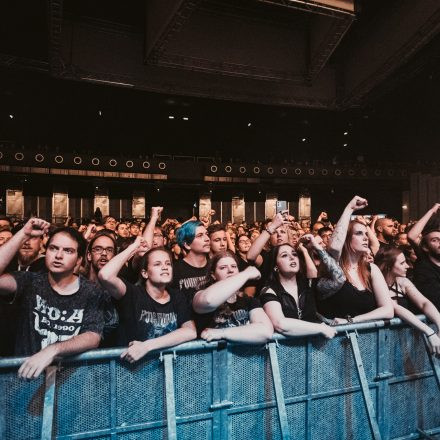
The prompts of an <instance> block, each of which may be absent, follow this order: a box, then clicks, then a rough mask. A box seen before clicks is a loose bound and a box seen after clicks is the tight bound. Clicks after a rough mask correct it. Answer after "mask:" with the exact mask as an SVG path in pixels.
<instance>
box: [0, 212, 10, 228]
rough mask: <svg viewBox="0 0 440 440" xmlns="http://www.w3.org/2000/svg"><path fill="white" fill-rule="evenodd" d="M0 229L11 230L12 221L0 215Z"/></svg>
mask: <svg viewBox="0 0 440 440" xmlns="http://www.w3.org/2000/svg"><path fill="white" fill-rule="evenodd" d="M0 229H9V230H11V229H12V221H11V219H10V218H9V217H6V216H5V215H0Z"/></svg>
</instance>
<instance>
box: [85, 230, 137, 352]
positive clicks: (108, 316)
mask: <svg viewBox="0 0 440 440" xmlns="http://www.w3.org/2000/svg"><path fill="white" fill-rule="evenodd" d="M116 253H117V251H116V241H115V240H114V238H113V236H112V234H111V233H108V232H106V231H102V232H98V233H97V234H96V235H95V236H94V237H93V238H92V239H91V240H90V242H89V244H88V246H87V251H86V259H87V264H86V269H87V273H86V277H87V279H88V280H90V281H92V282H94V283H98V282H99V281H98V273H99V271H100V270H101V269H102V268H103V267H104V266H105V265H106V264H107V263H108V262H109V261H110V260H111V259H112V258H113V257H114V256H115V255H116ZM124 269H125V270H124ZM128 271H129V269H128V268H127V267H126V266H124V267H123V270H122V273H121V276H124V277H125V278H130V276H127V275H131V273H130V274H127V272H128ZM102 309H103V313H104V330H103V340H102V341H101V345H100V346H101V347H112V346H115V345H116V340H117V327H118V324H119V316H118V312H117V311H116V308H115V305H114V304H113V301H112V298H111V296H110V294H109V293H107V292H106V291H104V292H103V304H102Z"/></svg>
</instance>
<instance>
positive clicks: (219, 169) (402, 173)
mask: <svg viewBox="0 0 440 440" xmlns="http://www.w3.org/2000/svg"><path fill="white" fill-rule="evenodd" d="M3 157H4V154H3V152H1V151H0V160H1V159H3ZM14 158H15V160H16V161H17V162H21V161H23V160H24V159H25V155H24V153H22V152H20V151H18V152H16V153H15V154H14ZM34 160H35V162H37V163H39V164H41V163H42V162H44V161H45V160H46V157H45V156H44V155H43V154H41V153H37V154H35V156H34ZM53 160H54V162H55V163H56V164H58V165H62V164H63V163H64V162H65V159H64V157H63V156H62V155H56V156H55V157H54V158H53ZM73 163H74V164H75V165H77V166H79V165H81V164H83V158H81V157H80V156H74V157H73ZM90 163H91V164H92V165H93V166H95V167H97V166H106V165H108V166H110V167H112V168H114V167H116V166H118V161H117V160H116V159H109V160H108V162H104V160H102V159H100V158H98V157H93V158H92V159H91V161H90ZM141 166H142V168H143V169H146V170H147V169H149V168H150V167H151V166H152V165H151V162H149V161H148V160H144V161H142V164H141ZM125 167H126V168H128V169H130V168H133V167H135V162H134V161H133V160H126V161H125ZM157 167H158V168H159V169H160V170H162V171H163V170H165V169H166V168H167V164H166V163H165V162H163V161H162V162H158V163H157ZM234 171H235V172H237V171H238V172H239V173H240V174H246V173H248V172H251V173H253V174H254V175H260V174H262V173H264V172H266V173H267V174H268V175H273V174H275V169H274V167H272V166H269V167H267V168H266V167H264V168H262V167H260V166H254V167H252V168H250V169H249V171H248V168H247V167H246V166H243V165H242V166H240V167H239V168H238V169H237V168H235V169H234V168H233V167H232V166H231V165H225V166H223V165H221V166H220V165H216V164H213V165H210V172H211V173H212V174H222V173H223V172H224V173H226V174H231V173H232V172H234ZM344 171H345V170H343V169H340V168H335V169H330V170H329V169H327V168H318V169H316V168H307V169H304V168H299V167H296V168H294V169H293V170H291V171H290V173H289V169H288V168H287V167H282V168H280V169H279V172H280V173H281V174H282V175H284V176H287V175H288V174H290V175H295V176H300V175H308V176H322V177H327V176H328V177H331V176H336V177H338V176H342V175H343V174H346V175H348V176H350V177H354V176H356V175H360V176H362V177H367V176H368V175H369V174H370V173H369V170H367V169H366V168H362V169H360V170H355V169H353V168H350V169H348V170H347V171H346V172H344ZM372 175H374V176H375V177H380V176H387V177H407V175H408V172H407V170H404V169H401V170H399V171H397V170H394V169H388V170H381V169H375V170H374V171H373V172H372Z"/></svg>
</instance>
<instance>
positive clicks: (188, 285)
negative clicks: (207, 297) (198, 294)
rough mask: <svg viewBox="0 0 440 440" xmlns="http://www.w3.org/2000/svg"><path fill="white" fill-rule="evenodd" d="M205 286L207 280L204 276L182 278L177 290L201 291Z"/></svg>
mask: <svg viewBox="0 0 440 440" xmlns="http://www.w3.org/2000/svg"><path fill="white" fill-rule="evenodd" d="M206 284H207V280H206V276H205V275H204V276H202V277H192V278H182V279H180V280H179V289H180V290H183V289H185V290H188V289H195V290H196V291H197V290H201V289H203V288H204V287H205V286H206Z"/></svg>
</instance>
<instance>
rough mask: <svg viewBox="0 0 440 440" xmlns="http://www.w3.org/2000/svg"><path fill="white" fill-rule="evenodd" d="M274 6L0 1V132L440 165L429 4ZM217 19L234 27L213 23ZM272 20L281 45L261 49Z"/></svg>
mask: <svg viewBox="0 0 440 440" xmlns="http://www.w3.org/2000/svg"><path fill="white" fill-rule="evenodd" d="M273 3H277V2H273ZM278 3H280V4H278V5H277V4H267V2H264V1H259V0H246V1H241V2H237V1H232V0H227V1H226V0H223V1H220V0H206V1H201V0H199V1H192V2H187V1H183V0H179V1H178V0H166V1H165V0H161V2H159V1H151V2H145V1H144V0H136V1H130V2H117V1H113V0H111V1H109V0H107V1H104V0H102V1H101V0H99V1H85V0H80V1H79V0H75V1H73V0H65V1H64V2H63V1H61V0H57V1H53V0H52V1H35V0H34V1H22V0H19V1H16V2H3V3H2V4H1V6H0V15H1V17H2V25H3V26H2V28H1V29H0V139H1V140H4V141H12V142H14V143H16V144H19V145H25V146H26V147H28V146H36V145H40V146H44V145H48V146H49V147H50V148H58V149H60V150H76V151H83V150H94V151H111V152H115V153H118V152H119V153H120V154H121V155H123V154H124V153H126V152H127V151H130V152H136V153H138V154H140V155H152V154H165V155H166V154H170V155H197V156H209V157H221V158H222V159H223V160H229V159H230V158H232V159H237V160H246V161H249V160H252V161H254V160H255V161H286V160H287V161H289V160H294V161H306V160H334V161H344V160H360V161H361V160H364V161H367V162H371V161H375V160H391V161H405V162H414V161H416V160H430V161H440V154H439V153H438V148H437V147H436V144H437V139H439V135H440V129H439V127H440V124H439V122H440V110H439V106H438V102H439V99H440V81H439V78H440V52H439V48H440V37H439V34H438V30H440V4H439V2H435V1H427V0H423V1H420V2H417V8H418V9H417V11H416V12H418V13H417V14H416V13H415V12H414V17H412V16H411V14H409V13H408V12H407V10H406V9H405V8H408V7H409V4H410V2H408V1H392V0H389V1H386V2H384V1H379V0H374V1H373V0H368V1H363V2H359V3H358V4H357V5H356V17H355V20H354V21H353V18H354V16H350V15H349V14H348V15H347V14H346V13H341V12H340V11H336V12H335V13H334V16H331V17H327V16H321V15H319V14H316V13H312V12H304V11H296V10H295V11H293V10H291V9H287V8H286V7H285V6H283V4H286V3H289V2H278ZM312 3H313V2H312ZM179 8H180V9H179ZM182 8H183V9H182ZM185 8H186V9H185ZM191 8H192V9H191ZM414 8H416V7H415V6H414ZM408 10H409V9H408ZM164 11H165V12H164ZM185 11H186V12H187V15H183V12H185ZM190 12H191V13H190ZM315 12H316V11H315ZM180 13H182V14H180ZM173 14H174V15H173ZM179 14H180V15H179ZM182 17H183V18H182ZM335 17H336V18H335ZM341 17H342V18H341ZM397 18H399V20H400V24H401V28H400V29H401V30H400V31H399V32H397V31H396V32H395V33H391V31H392V29H394V28H396V25H397V24H398V23H397V24H396V22H395V20H397ZM161 20H162V21H161ZM203 20H205V21H203ZM206 20H212V21H208V22H207V21H206ZM228 21H231V23H241V22H242V23H243V26H242V27H243V35H240V34H237V32H238V31H237V28H236V27H234V28H233V32H235V33H234V34H233V35H232V36H231V35H228V30H227V29H226V30H225V31H223V30H224V23H226V22H228ZM162 22H163V23H167V24H168V27H167V26H162V27H160V26H157V27H158V28H160V29H161V31H160V32H159V31H156V34H155V35H156V36H155V37H154V36H151V35H153V34H154V32H153V30H154V29H153V30H151V29H152V28H154V26H152V25H151V23H153V24H156V23H158V24H160V23H162ZM148 23H150V26H148ZM335 23H336V24H335ZM171 25H173V26H174V27H173V26H171ZM221 26H223V27H221ZM231 26H232V25H231ZM252 26H253V27H252ZM210 27H212V29H217V32H218V29H223V30H222V33H221V35H220V34H218V33H217V35H215V34H210V32H209V28H210ZM164 29H165V30H164ZM273 29H280V30H279V32H280V34H279V35H278V34H277V35H275V37H277V38H278V37H279V38H281V37H280V35H281V36H282V37H283V38H284V36H286V38H287V37H288V38H292V42H291V43H292V44H290V43H289V44H285V45H284V44H280V45H279V46H278V47H276V50H275V49H274V48H273V47H272V46H270V45H269V42H268V46H267V47H264V44H262V43H261V41H262V40H261V38H262V36H264V35H265V34H264V32H268V34H267V35H272V34H273ZM292 29H294V31H292ZM408 29H410V30H411V32H412V33H411V35H409V32H410V31H409V30H408ZM386 30H388V31H389V32H390V34H389V35H388V37H389V38H387V39H386V40H384V41H383V44H381V42H380V41H376V40H374V36H376V38H377V39H378V40H379V39H380V38H384V37H386V36H387V34H385V33H384V32H385V31H386ZM202 31H203V32H205V34H206V41H203V42H202V41H200V44H197V43H196V41H194V40H193V39H194V38H196V37H197V36H198V35H200V33H201V32H202ZM251 31H252V32H254V33H252V32H251ZM269 31H270V32H269ZM231 32H232V31H231ZM282 32H285V34H283V33H282ZM337 32H341V33H342V35H341V36H340V39H339V40H338V38H336V37H335V35H339V34H337ZM295 33H297V34H298V35H297V34H295ZM294 34H295V35H294ZM302 34H304V35H306V38H305V39H304V40H302V39H301V38H302V37H301V35H302ZM148 35H150V37H149V38H147V36H148ZM203 35H204V34H203ZM322 35H324V37H322ZM216 37H217V39H218V41H221V42H222V44H221V45H220V44H219V45H216V44H215V43H216ZM253 37H255V38H254V42H257V43H258V45H257V44H256V43H255V45H254V46H252V43H253V41H252V40H253ZM275 37H274V40H273V41H272V40H271V41H270V43H271V44H275V43H274V42H276V38H275ZM318 37H319V38H321V39H322V41H320V43H319V45H318V46H319V47H320V48H319V50H318V49H317V51H318V52H319V53H318V55H319V56H317V55H316V53H315V55H316V56H315V55H313V50H312V49H311V47H312V46H313V42H314V41H317V40H318ZM228 39H230V40H231V41H234V40H235V41H236V42H237V44H234V45H231V47H225V44H226V42H227V41H228ZM280 41H281V40H280ZM293 43H295V44H296V45H295V44H293ZM368 45H370V46H371V48H372V50H371V52H368V51H366V49H365V46H368ZM232 46H233V47H232ZM293 46H294V49H292V47H293ZM134 48H136V50H134ZM271 50H273V53H274V54H275V55H276V56H274V57H273V59H270V57H268V56H267V55H266V53H268V51H269V52H270V51H271ZM247 51H249V53H247ZM283 51H286V53H287V54H292V57H291V58H289V57H288V56H287V57H283V54H284V52H283ZM315 52H316V51H315ZM228 54H230V58H229V59H228ZM207 55H209V57H207ZM211 55H212V56H211ZM293 55H295V56H293ZM203 57H204V58H203ZM323 57H324V58H325V60H324V58H323ZM202 58H203V60H202ZM237 60H246V62H244V61H243V62H242V63H241V64H240V63H238V62H237ZM314 60H315V61H314ZM269 63H270V64H271V66H277V67H276V68H269V67H268V65H269ZM362 63H364V64H362ZM375 63H376V64H375ZM362 66H364V67H362ZM372 66H375V67H374V69H375V70H374V69H373V67H372ZM368 69H370V71H369V70H368ZM367 71H368V75H367V74H366V73H365V75H366V76H365V78H364V77H363V76H362V75H363V74H364V72H367ZM283 90H285V96H283ZM10 115H12V118H11V116H10ZM170 116H173V117H174V119H170ZM183 118H188V120H185V119H183ZM344 133H347V134H346V135H344Z"/></svg>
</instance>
